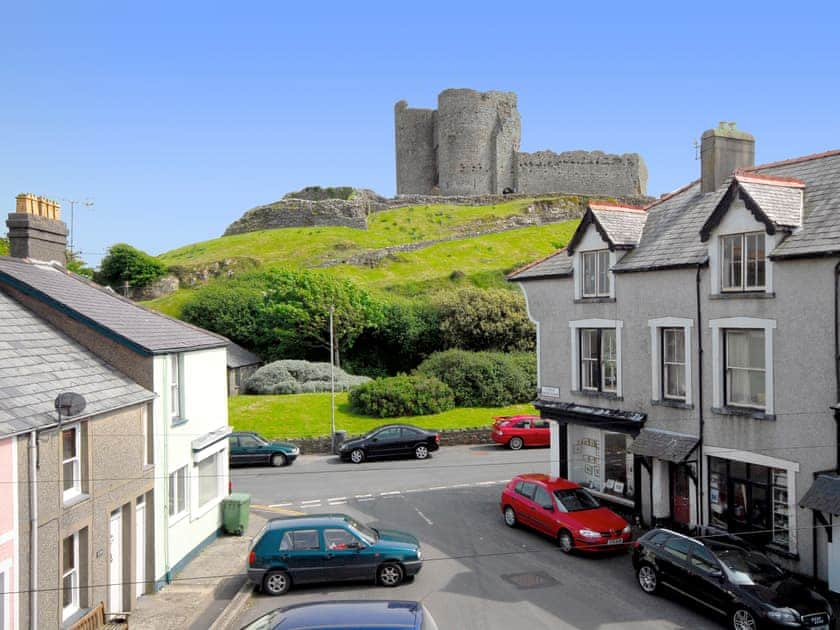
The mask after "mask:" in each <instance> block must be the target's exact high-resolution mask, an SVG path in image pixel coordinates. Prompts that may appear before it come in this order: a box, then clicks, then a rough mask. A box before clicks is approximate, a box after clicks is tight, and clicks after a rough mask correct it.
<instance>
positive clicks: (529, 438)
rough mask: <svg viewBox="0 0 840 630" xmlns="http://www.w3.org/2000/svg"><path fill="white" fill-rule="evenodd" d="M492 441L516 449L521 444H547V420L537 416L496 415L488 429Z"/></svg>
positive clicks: (520, 446)
mask: <svg viewBox="0 0 840 630" xmlns="http://www.w3.org/2000/svg"><path fill="white" fill-rule="evenodd" d="M490 433H491V436H492V438H493V441H494V442H497V443H499V444H504V445H505V446H507V447H508V448H510V449H512V450H514V451H518V450H519V449H520V448H522V447H523V446H549V445H551V434H550V432H549V429H548V420H543V419H542V418H540V417H539V416H498V417H496V418H493V428H492V429H491V431H490Z"/></svg>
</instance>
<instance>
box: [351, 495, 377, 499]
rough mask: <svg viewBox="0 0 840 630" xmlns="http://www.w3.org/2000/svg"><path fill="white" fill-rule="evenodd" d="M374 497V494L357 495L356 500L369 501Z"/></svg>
mask: <svg viewBox="0 0 840 630" xmlns="http://www.w3.org/2000/svg"><path fill="white" fill-rule="evenodd" d="M372 496H373V495H372V494H357V495H355V497H354V498H356V499H368V498H370V497H372Z"/></svg>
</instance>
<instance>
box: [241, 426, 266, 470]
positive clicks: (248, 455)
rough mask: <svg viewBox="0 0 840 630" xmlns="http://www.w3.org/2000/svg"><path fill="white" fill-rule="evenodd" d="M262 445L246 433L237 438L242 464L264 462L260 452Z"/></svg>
mask: <svg viewBox="0 0 840 630" xmlns="http://www.w3.org/2000/svg"><path fill="white" fill-rule="evenodd" d="M261 451H262V444H261V443H260V441H259V440H258V439H257V438H255V437H254V436H253V435H248V434H247V433H245V434H242V435H240V436H239V452H240V457H241V458H242V463H243V464H260V463H262V462H263V460H265V455H264V454H263V453H262V452H261Z"/></svg>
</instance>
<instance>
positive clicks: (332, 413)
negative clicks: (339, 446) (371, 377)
mask: <svg viewBox="0 0 840 630" xmlns="http://www.w3.org/2000/svg"><path fill="white" fill-rule="evenodd" d="M334 316H335V306H330V429H331V434H332V446H333V450H335V342H334V341H333V339H334V336H335V333H334V332H333V318H334Z"/></svg>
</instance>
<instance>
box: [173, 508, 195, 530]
mask: <svg viewBox="0 0 840 630" xmlns="http://www.w3.org/2000/svg"><path fill="white" fill-rule="evenodd" d="M189 515H190V512H189V510H184V511H183V512H181V513H179V514H172V515H170V516H169V527H172V526H173V525H177V524H178V523H180V522H181V521H183V520H184V519H185V518H187V517H188V516H189Z"/></svg>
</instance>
